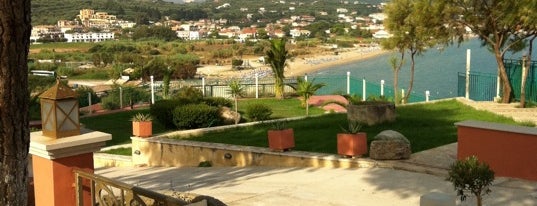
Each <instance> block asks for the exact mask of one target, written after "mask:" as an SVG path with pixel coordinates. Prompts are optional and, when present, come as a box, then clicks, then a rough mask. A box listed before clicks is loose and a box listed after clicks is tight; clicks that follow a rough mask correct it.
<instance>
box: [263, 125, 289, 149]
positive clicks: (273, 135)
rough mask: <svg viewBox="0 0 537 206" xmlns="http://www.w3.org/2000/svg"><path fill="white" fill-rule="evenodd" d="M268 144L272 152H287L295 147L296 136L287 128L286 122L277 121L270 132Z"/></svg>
mask: <svg viewBox="0 0 537 206" xmlns="http://www.w3.org/2000/svg"><path fill="white" fill-rule="evenodd" d="M268 143H269V148H270V150H271V151H279V152H283V151H287V150H289V149H291V148H294V147H295V136H294V131H293V129H292V128H287V127H285V122H284V121H276V122H274V123H273V124H272V129H269V130H268Z"/></svg>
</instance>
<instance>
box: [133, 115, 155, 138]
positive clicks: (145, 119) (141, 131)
mask: <svg viewBox="0 0 537 206" xmlns="http://www.w3.org/2000/svg"><path fill="white" fill-rule="evenodd" d="M152 120H153V118H152V117H151V115H149V114H142V113H138V114H136V115H134V116H133V117H132V118H131V121H132V134H133V135H134V136H137V137H150V136H151V135H152V134H153V123H152Z"/></svg>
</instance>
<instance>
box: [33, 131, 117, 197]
mask: <svg viewBox="0 0 537 206" xmlns="http://www.w3.org/2000/svg"><path fill="white" fill-rule="evenodd" d="M110 139H112V135H110V134H107V133H103V132H97V131H81V134H80V135H76V136H69V137H63V138H51V137H47V136H43V133H42V132H32V133H31V134H30V154H32V168H33V176H34V188H35V190H34V191H35V202H36V206H52V205H58V206H63V205H76V191H75V189H76V188H75V187H76V185H75V176H74V173H73V170H75V169H78V170H84V171H86V172H91V173H93V170H94V168H93V152H95V151H98V150H100V148H101V147H103V146H104V145H105V141H107V140H110ZM89 189H90V188H89V183H86V184H85V186H84V190H85V191H84V203H86V204H85V205H89V204H90V201H91V196H90V195H91V193H90V190H89Z"/></svg>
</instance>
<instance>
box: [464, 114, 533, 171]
mask: <svg viewBox="0 0 537 206" xmlns="http://www.w3.org/2000/svg"><path fill="white" fill-rule="evenodd" d="M455 125H456V126H457V133H458V134H457V135H458V151H457V158H458V159H459V160H461V159H464V158H466V157H468V156H472V155H476V156H477V157H478V159H479V160H480V161H484V162H486V163H487V164H489V166H490V167H491V169H492V170H494V173H495V175H496V176H503V177H515V178H522V179H528V180H537V161H536V160H537V128H533V127H523V126H513V125H505V124H498V123H490V122H482V121H473V120H468V121H463V122H458V123H455Z"/></svg>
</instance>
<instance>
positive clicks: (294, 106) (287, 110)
mask: <svg viewBox="0 0 537 206" xmlns="http://www.w3.org/2000/svg"><path fill="white" fill-rule="evenodd" d="M250 104H265V105H267V106H269V107H270V108H271V109H272V115H271V118H273V119H279V118H287V117H298V116H305V115H306V109H305V108H304V107H302V106H301V103H300V101H299V100H298V99H296V98H289V99H283V100H279V99H274V98H267V99H239V113H241V114H244V113H245V112H246V108H247V107H248V105H250ZM309 113H310V115H316V114H323V113H324V110H323V109H321V108H317V107H310V111H309Z"/></svg>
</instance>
